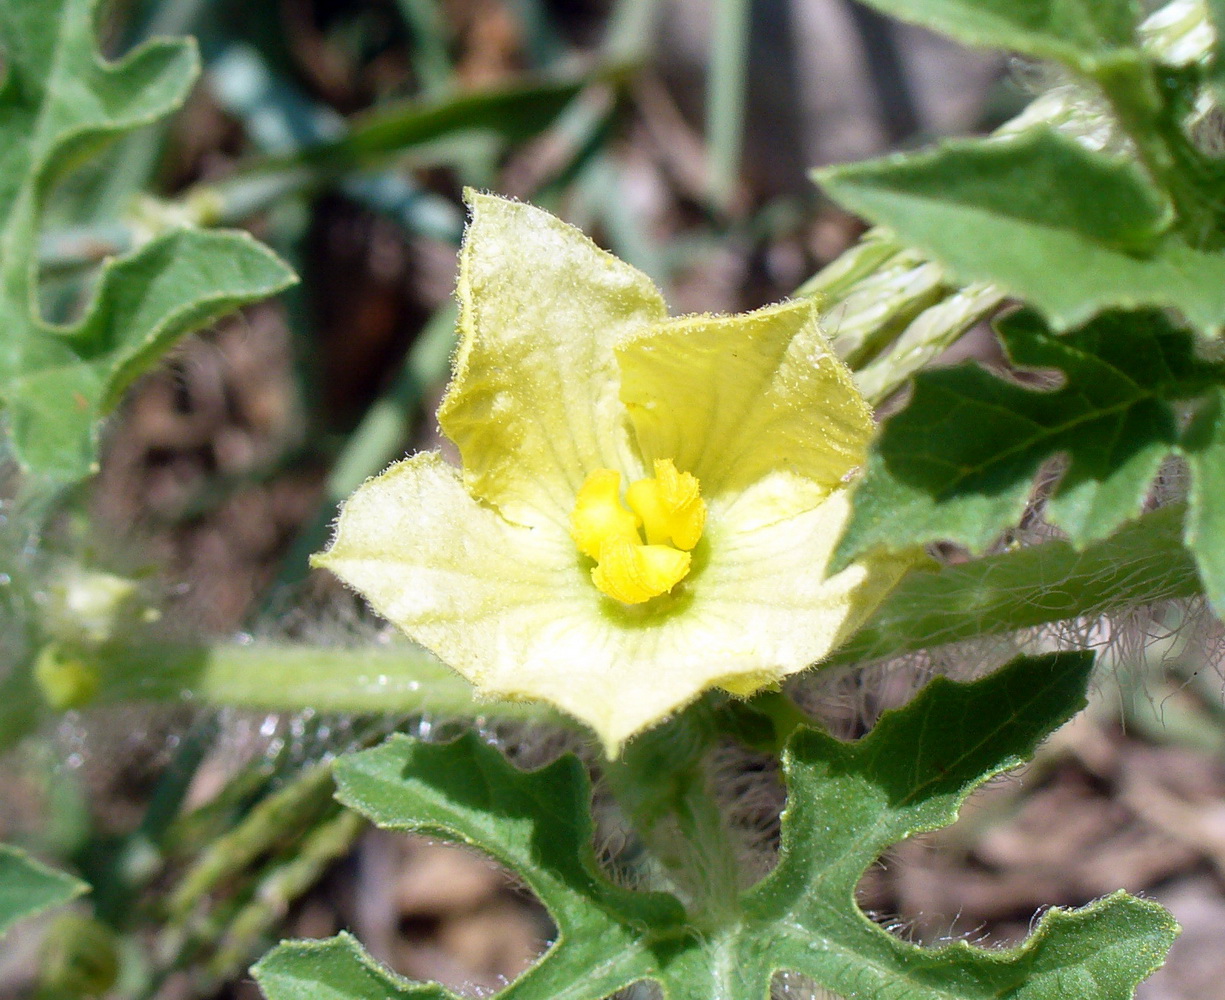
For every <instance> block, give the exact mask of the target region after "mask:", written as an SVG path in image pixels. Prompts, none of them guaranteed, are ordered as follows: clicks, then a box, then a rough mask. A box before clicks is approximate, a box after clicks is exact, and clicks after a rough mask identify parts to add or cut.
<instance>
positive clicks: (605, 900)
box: [254, 653, 1176, 1000]
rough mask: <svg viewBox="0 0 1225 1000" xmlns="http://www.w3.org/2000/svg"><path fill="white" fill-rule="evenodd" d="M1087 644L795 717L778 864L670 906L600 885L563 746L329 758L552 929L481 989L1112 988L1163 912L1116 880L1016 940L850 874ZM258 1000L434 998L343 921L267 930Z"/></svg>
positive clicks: (965, 780) (1070, 677)
mask: <svg viewBox="0 0 1225 1000" xmlns="http://www.w3.org/2000/svg"><path fill="white" fill-rule="evenodd" d="M1091 663H1092V657H1091V656H1090V655H1089V654H1080V653H1069V654H1054V655H1050V656H1044V657H1038V658H1032V659H1024V658H1022V659H1019V660H1017V661H1014V662H1013V663H1012V664H1010V665H1009V666H1007V667H1005V668H1004V669H1003V670H1001V671H999V672H997V673H996V674H994V675H992V676H990V677H988V678H985V679H984V680H981V681H978V682H975V683H973V684H954V683H952V682H949V681H945V680H938V681H936V682H934V683H933V684H931V685H930V686H929V687H928V688H927V689H926V690H925V691H924V692H923V693H922V694H921V695H920V696H919V697H918V698H917V699H915V701H914V702H912V703H911V704H910V705H908V706H906V707H905V708H903V709H900V710H898V711H896V712H892V713H889V714H887V715H885V716H884V717H883V718H882V719H881V721H880V723H879V724H878V725H877V727H876V728H875V729H874V730H873V731H872V733H871V734H869V736H867V737H866V738H864V739H863V740H861V741H859V742H858V743H854V744H845V743H840V742H839V741H837V740H834V739H832V738H831V737H829V736H826V735H823V734H820V733H816V732H810V731H803V732H801V733H800V734H798V735H797V736H796V737H794V738H793V739H792V741H791V743H790V745H789V747H788V749H787V751H786V753H785V757H784V765H785V772H786V776H787V782H788V804H787V809H786V811H785V813H784V816H783V823H782V845H781V853H780V860H779V864H778V866H777V868H776V869H775V870H774V872H773V873H772V874H770V875H769V876H767V877H766V878H765V879H763V880H762V881H761V882H759V883H758V884H757V885H756V886H754V887H753V888H751V889H749V890H748V891H747V892H745V893H742V894H740V895H739V897H738V898H737V899H734V900H730V901H726V900H725V901H724V902H725V903H728V904H729V905H726V906H715V907H713V908H704V909H701V910H699V911H694V912H686V911H685V909H684V908H683V907H682V906H681V905H680V904H679V903H678V902H677V901H676V900H674V899H672V898H670V897H669V896H667V895H664V894H661V893H645V892H643V893H640V892H633V891H629V890H625V889H622V888H619V887H616V886H614V885H612V884H611V883H610V882H608V880H607V879H606V878H605V877H604V876H603V874H602V873H601V872H600V871H599V869H598V867H597V866H596V864H595V859H594V857H593V855H592V849H591V824H590V819H589V818H588V807H589V796H590V787H589V785H588V782H587V779H586V774H585V772H584V769H583V768H582V766H581V765H580V764H579V763H578V761H577V760H575V759H574V758H572V757H566V758H562V759H561V760H559V761H557V762H556V763H554V764H552V765H550V766H549V767H547V768H544V769H542V770H539V771H535V772H531V773H524V772H520V771H518V770H516V769H515V768H513V767H512V766H511V765H510V764H509V763H508V762H507V761H506V760H505V759H504V758H503V757H502V756H501V755H500V754H499V753H498V752H497V751H496V750H495V749H493V748H492V747H489V746H487V745H486V744H484V743H483V742H481V741H480V740H479V739H478V738H477V737H475V736H472V735H470V736H466V737H464V738H463V739H461V740H459V741H457V742H455V743H452V744H449V745H445V746H437V745H429V744H423V743H419V742H416V741H413V740H410V739H406V738H404V737H393V738H392V739H391V740H390V741H389V742H388V743H386V744H384V745H383V746H382V747H379V748H376V749H374V750H370V751H365V752H363V753H361V754H357V755H356V756H353V757H349V758H345V759H343V760H341V761H340V762H339V763H338V765H337V781H338V784H339V786H340V797H341V799H342V801H344V802H346V803H347V804H349V805H350V806H352V807H354V808H356V809H358V810H360V811H361V812H362V813H364V814H365V815H367V816H369V817H370V818H371V819H373V820H374V821H375V822H376V823H377V824H379V825H380V826H387V827H391V828H393V829H404V830H416V831H423V832H427V833H432V834H435V835H440V836H443V837H447V838H448V839H451V840H458V841H461V842H464V843H468V844H471V845H473V846H476V847H479V848H480V849H482V850H484V851H486V852H488V853H490V854H492V855H493V856H494V857H496V858H498V859H500V860H501V861H502V862H503V863H505V864H508V865H510V866H511V867H512V868H513V869H514V870H515V871H516V872H517V873H518V874H520V875H521V876H522V877H523V878H524V879H525V881H526V882H527V883H528V884H529V885H530V886H531V887H532V888H533V889H534V890H535V891H536V892H537V893H538V894H539V896H540V899H541V901H542V902H543V903H544V905H545V906H546V907H547V908H548V910H549V912H550V913H551V914H552V916H553V918H554V920H555V921H556V922H557V925H558V931H559V934H558V939H557V941H556V942H555V943H554V944H553V945H552V946H551V947H550V948H549V950H548V952H546V954H545V956H544V957H543V958H542V959H541V960H540V961H539V963H538V964H537V965H536V966H534V967H533V968H532V969H530V970H529V971H528V972H527V973H525V974H524V975H523V976H521V977H520V978H519V979H518V980H516V981H515V982H513V983H512V984H510V985H509V986H508V987H507V988H506V989H505V990H503V991H502V992H501V993H500V994H499V996H500V997H515V998H521V997H527V998H537V1000H545V998H557V997H562V998H572V1000H579V998H589V1000H598V998H602V997H606V996H608V995H609V994H610V993H612V992H613V991H614V990H616V989H619V988H623V987H625V986H628V985H630V984H631V983H633V982H636V981H639V980H642V979H651V980H654V981H656V982H657V983H659V985H660V986H661V988H662V992H663V995H664V997H665V998H667V1000H709V998H710V997H716V996H717V997H724V998H728V1000H737V998H746V1000H747V998H752V1000H763V998H765V997H767V996H769V991H770V984H771V982H772V980H773V978H774V976H775V974H776V973H777V972H779V971H782V970H791V971H796V972H800V973H803V974H804V975H807V976H810V977H812V978H813V979H814V980H815V981H816V982H817V983H819V984H820V985H821V986H823V987H825V988H827V989H830V990H833V991H836V992H838V993H839V994H841V995H843V996H858V997H865V998H868V997H886V996H887V997H890V998H903V1000H988V998H994V997H1000V996H1010V997H1014V998H1017V1000H1062V998H1064V997H1067V996H1077V997H1080V998H1084V1000H1125V998H1127V997H1131V996H1132V994H1133V991H1134V988H1135V985H1136V984H1137V983H1138V982H1139V980H1140V979H1141V978H1143V977H1144V976H1146V975H1147V974H1148V973H1149V972H1151V971H1152V970H1153V969H1154V968H1156V966H1157V965H1159V964H1160V962H1161V960H1162V957H1163V955H1164V953H1165V949H1166V948H1167V947H1168V945H1169V943H1170V941H1171V940H1172V938H1173V935H1174V933H1175V931H1176V927H1175V925H1174V923H1173V921H1172V919H1171V918H1170V917H1169V915H1168V914H1166V913H1165V911H1164V910H1162V909H1161V908H1160V907H1158V906H1156V905H1155V904H1153V903H1148V902H1144V901H1141V900H1137V899H1132V898H1130V897H1127V896H1125V895H1123V894H1121V893H1120V894H1116V895H1113V896H1110V897H1108V898H1107V899H1105V900H1103V901H1100V902H1099V903H1096V904H1094V905H1092V906H1089V907H1086V908H1085V909H1083V910H1076V911H1064V910H1052V911H1050V912H1048V913H1047V914H1046V915H1045V917H1044V918H1043V920H1042V921H1041V922H1040V923H1039V925H1038V928H1037V930H1036V931H1035V933H1034V934H1033V935H1032V936H1031V937H1030V939H1029V940H1028V941H1026V942H1025V943H1024V944H1023V945H1021V946H1019V947H1017V948H1013V949H1009V950H1003V951H992V950H986V949H981V948H976V947H972V946H970V945H967V944H965V943H963V942H958V943H956V944H953V945H950V946H948V947H944V948H939V949H928V948H923V947H920V946H917V945H914V944H911V943H908V942H905V941H902V940H900V939H899V938H897V937H895V936H894V935H892V934H890V933H889V932H887V931H886V930H884V929H883V928H881V927H879V926H877V925H875V924H874V923H872V922H871V921H870V920H868V918H867V917H866V916H865V915H864V914H863V913H862V912H861V911H860V910H859V908H858V906H857V905H856V902H855V895H854V893H855V886H856V884H857V883H858V881H859V879H860V878H861V877H862V875H863V873H864V871H865V870H866V869H867V868H868V867H869V866H870V865H871V864H873V863H874V862H875V861H876V858H877V857H878V855H879V854H880V852H881V851H883V850H885V849H886V848H887V847H888V846H889V845H891V844H892V843H894V842H896V841H897V840H900V839H902V838H905V837H908V836H910V835H912V834H914V833H917V832H920V831H923V830H931V829H935V828H936V827H939V826H941V825H943V824H946V823H948V822H950V821H952V820H953V819H954V818H955V817H956V814H957V810H958V808H959V806H960V804H961V802H962V801H963V800H964V798H965V797H966V795H968V794H969V792H970V791H971V790H972V789H973V788H975V787H976V786H977V785H979V784H980V783H981V782H983V781H984V780H986V779H987V778H989V777H991V776H992V775H995V774H998V773H1000V772H1001V771H1003V770H1006V769H1008V768H1011V767H1014V766H1016V765H1017V764H1019V763H1021V762H1022V761H1024V760H1026V759H1028V757H1029V756H1030V755H1031V754H1032V753H1033V750H1034V748H1035V746H1036V745H1037V743H1038V741H1039V740H1041V739H1042V738H1043V736H1045V735H1046V734H1047V733H1048V732H1050V731H1051V730H1052V729H1053V728H1054V727H1055V726H1057V725H1059V724H1060V723H1062V722H1063V721H1065V720H1066V719H1067V718H1069V717H1070V716H1071V715H1072V713H1073V712H1075V711H1076V710H1077V709H1078V708H1080V707H1081V706H1082V705H1083V703H1084V692H1085V684H1086V681H1087V676H1088V672H1089V669H1090V666H1091ZM254 971H255V975H256V978H257V979H258V980H259V982H260V985H261V986H262V987H263V989H264V991H265V993H266V995H267V996H268V997H269V998H270V1000H307V998H308V997H310V998H311V1000H315V998H316V997H318V996H319V995H320V994H322V995H323V996H324V998H325V1000H382V998H386V997H406V998H411V997H421V998H423V1000H424V998H430V997H436V998H448V1000H449V998H450V997H451V996H452V994H450V993H447V992H446V991H444V990H442V989H441V987H437V986H433V985H423V986H413V985H410V984H408V983H405V982H404V981H403V980H400V979H398V977H395V976H393V975H392V974H390V973H388V972H385V971H384V970H382V969H380V968H378V967H377V966H376V965H375V964H374V962H373V961H372V960H371V959H370V957H369V956H368V955H366V954H365V952H363V951H362V950H361V949H360V947H359V946H358V945H356V944H355V943H354V942H353V940H352V939H351V938H348V937H346V936H343V935H342V936H341V937H338V938H334V939H332V940H330V941H325V942H310V943H306V942H294V943H288V944H284V945H282V946H281V947H280V948H278V949H277V950H275V951H274V952H272V953H271V954H270V955H269V956H268V957H266V958H265V959H264V960H263V961H262V962H260V964H259V965H258V966H256V968H255V970H254Z"/></svg>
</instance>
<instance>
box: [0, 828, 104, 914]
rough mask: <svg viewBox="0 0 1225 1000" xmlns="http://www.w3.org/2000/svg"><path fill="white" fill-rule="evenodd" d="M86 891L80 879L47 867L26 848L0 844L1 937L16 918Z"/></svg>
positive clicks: (87, 887) (60, 902) (57, 903)
mask: <svg viewBox="0 0 1225 1000" xmlns="http://www.w3.org/2000/svg"><path fill="white" fill-rule="evenodd" d="M88 891H89V886H87V885H86V884H85V883H84V882H82V881H81V880H80V879H75V878H73V877H72V876H71V875H67V874H65V873H64V872H59V871H56V870H55V869H54V868H48V867H47V866H46V865H44V864H43V863H42V862H41V861H35V860H34V859H33V858H32V857H30V856H29V855H28V854H26V853H25V851H21V850H18V849H17V848H16V847H11V846H9V845H8V844H0V937H3V936H4V934H5V932H6V931H7V930H8V929H9V928H10V927H11V926H12V925H13V924H15V923H17V921H18V920H24V919H25V918H26V917H32V916H34V915H35V914H37V913H41V912H42V911H43V910H46V909H49V908H50V907H52V906H61V905H63V904H64V903H68V902H71V901H72V900H73V899H75V898H76V897H77V896H80V895H81V894H82V893H84V892H88Z"/></svg>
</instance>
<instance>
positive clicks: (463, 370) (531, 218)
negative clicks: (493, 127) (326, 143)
mask: <svg viewBox="0 0 1225 1000" xmlns="http://www.w3.org/2000/svg"><path fill="white" fill-rule="evenodd" d="M467 200H468V204H469V208H470V210H471V220H470V222H469V224H468V230H467V233H466V235H465V238H464V246H463V250H462V251H461V254H460V272H459V285H458V290H457V296H458V298H459V304H460V319H459V337H460V342H459V349H458V352H457V354H456V358H455V370H454V377H453V378H452V381H451V385H450V387H449V389H448V391H447V395H446V398H445V399H444V400H443V403H442V407H441V409H440V410H439V415H438V416H439V422H440V423H441V425H442V429H443V431H444V432H445V433H446V435H447V437H449V438H450V439H451V440H452V441H454V442H455V443H456V445H458V446H459V451H460V455H461V456H462V458H463V468H464V473H463V474H464V483H465V484H466V485H467V487H468V489H469V491H470V492H471V493H472V494H473V495H474V496H476V497H477V498H479V499H482V500H485V501H487V502H489V503H491V504H493V505H494V506H495V507H496V508H497V509H498V510H499V511H500V512H501V513H502V515H503V516H504V517H506V518H507V519H508V520H511V521H514V522H516V523H518V524H524V525H538V524H540V523H542V521H544V520H552V521H553V522H555V523H557V524H562V525H564V524H565V523H566V521H567V519H568V518H569V515H570V509H571V507H572V506H573V505H574V497H575V495H576V494H577V493H578V490H579V487H580V486H581V485H582V483H583V480H584V478H585V477H586V475H587V473H589V472H591V471H593V470H595V469H597V468H610V469H621V470H623V471H625V472H627V473H632V474H634V476H635V478H637V475H638V474H640V471H639V470H640V465H639V463H638V458H637V455H636V453H635V451H634V449H633V447H632V444H631V440H630V432H629V428H628V423H627V420H626V416H625V412H624V407H623V406H622V405H621V403H620V401H619V399H618V398H617V382H618V372H617V366H616V360H615V358H614V357H613V350H612V349H613V345H614V344H616V343H618V342H619V341H620V340H622V339H623V338H624V337H626V336H627V335H629V334H631V333H633V332H635V331H637V330H640V329H643V328H644V327H646V326H647V325H649V324H651V323H654V322H656V321H658V320H661V319H663V318H665V317H666V316H667V308H666V306H665V305H664V302H663V299H662V298H660V295H659V292H658V291H657V290H656V289H655V286H654V285H653V284H652V283H651V281H650V279H649V278H647V277H646V275H644V274H642V273H641V272H639V271H637V270H635V269H634V268H632V267H630V266H629V265H628V264H625V263H623V262H621V261H619V260H617V258H615V257H613V256H612V255H611V254H608V253H605V252H604V251H603V250H601V249H600V248H599V247H597V246H596V245H595V244H594V243H592V242H591V241H590V240H589V239H588V238H587V237H586V236H584V235H583V234H582V233H581V232H579V231H578V230H577V229H575V228H573V227H572V226H568V225H566V224H565V223H563V222H561V221H560V220H559V219H556V218H554V217H553V216H551V215H549V214H548V213H547V212H543V211H541V210H540V209H538V208H533V207H532V206H531V205H523V204H520V203H518V202H513V201H507V200H506V199H503V198H496V197H493V196H490V195H482V194H476V193H474V192H468V194H467Z"/></svg>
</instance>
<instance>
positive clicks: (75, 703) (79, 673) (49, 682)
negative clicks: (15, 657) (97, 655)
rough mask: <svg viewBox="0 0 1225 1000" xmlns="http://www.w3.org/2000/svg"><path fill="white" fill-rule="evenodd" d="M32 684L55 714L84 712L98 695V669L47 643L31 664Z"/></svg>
mask: <svg viewBox="0 0 1225 1000" xmlns="http://www.w3.org/2000/svg"><path fill="white" fill-rule="evenodd" d="M34 680H35V681H36V682H37V683H38V689H39V691H41V692H42V696H43V698H45V699H46V701H47V704H48V705H50V706H51V707H52V708H54V709H55V710H56V711H58V712H66V711H68V710H69V709H71V708H83V707H84V706H85V705H88V704H89V703H90V702H92V701H93V700H94V698H95V697H96V696H97V694H98V687H99V685H100V684H101V678H99V676H98V670H97V667H96V666H95V665H94V664H93V663H91V662H90V661H89V660H88V659H87V658H86V656H85V655H84V654H82V653H81V652H80V651H79V650H74V649H70V648H67V647H64V646H61V645H60V644H59V643H55V642H49V643H47V645H45V646H44V647H43V648H42V650H41V651H40V652H39V654H38V657H37V659H35V661H34Z"/></svg>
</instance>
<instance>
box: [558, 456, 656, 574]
mask: <svg viewBox="0 0 1225 1000" xmlns="http://www.w3.org/2000/svg"><path fill="white" fill-rule="evenodd" d="M640 523H641V522H640V521H639V520H638V518H637V517H635V516H634V515H633V514H631V513H630V512H629V511H628V510H626V509H625V508H624V507H622V506H621V473H619V472H615V471H614V470H612V469H596V470H595V472H593V473H592V474H591V475H589V476H588V477H587V479H586V481H585V482H584V483H583V486H582V489H580V490H579V491H578V498H577V499H576V500H575V501H574V511H573V512H572V513H571V514H570V537H571V538H573V539H574V544H575V545H577V546H578V550H579V551H580V552H581V553H583V555H585V556H591V558H592V559H599V558H600V550H601V549H602V548H603V547H604V546H605V545H606V544H608V543H609V542H611V541H618V540H620V541H627V542H638V541H640V538H639V536H638V525H639V524H640Z"/></svg>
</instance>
